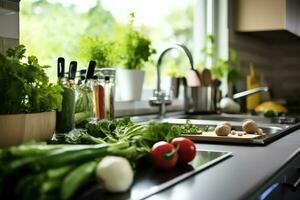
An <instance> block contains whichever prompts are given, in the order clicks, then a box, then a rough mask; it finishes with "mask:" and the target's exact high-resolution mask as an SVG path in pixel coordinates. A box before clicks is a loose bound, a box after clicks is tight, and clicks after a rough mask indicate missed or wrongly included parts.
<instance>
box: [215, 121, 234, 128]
mask: <svg viewBox="0 0 300 200" xmlns="http://www.w3.org/2000/svg"><path fill="white" fill-rule="evenodd" d="M223 125H226V126H228V127H229V128H230V130H231V128H232V126H231V124H230V123H229V122H222V123H220V124H218V126H223Z"/></svg>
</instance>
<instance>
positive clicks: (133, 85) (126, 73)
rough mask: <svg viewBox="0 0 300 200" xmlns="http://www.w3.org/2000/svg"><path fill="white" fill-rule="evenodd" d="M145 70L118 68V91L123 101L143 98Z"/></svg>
mask: <svg viewBox="0 0 300 200" xmlns="http://www.w3.org/2000/svg"><path fill="white" fill-rule="evenodd" d="M144 77H145V72H144V71H142V70H132V69H130V70H129V69H118V70H117V87H116V92H117V93H118V94H117V95H118V96H119V98H120V100H121V101H139V100H141V96H142V90H143V84H144Z"/></svg>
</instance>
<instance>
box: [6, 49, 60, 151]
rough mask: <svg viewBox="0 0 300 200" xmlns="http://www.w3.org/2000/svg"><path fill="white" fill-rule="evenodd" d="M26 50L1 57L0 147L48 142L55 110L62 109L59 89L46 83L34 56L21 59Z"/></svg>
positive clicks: (46, 80)
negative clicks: (30, 142) (24, 60)
mask: <svg viewBox="0 0 300 200" xmlns="http://www.w3.org/2000/svg"><path fill="white" fill-rule="evenodd" d="M25 51H26V49H25V46H24V45H19V46H17V47H16V48H15V49H8V50H7V53H6V56H5V55H2V54H0V82H1V85H0V93H1V96H2V98H0V108H1V109H0V147H5V146H11V145H17V144H20V143H22V142H24V141H27V140H31V139H36V140H47V139H50V138H51V137H52V134H53V132H54V129H55V120H56V118H55V116H56V114H55V111H54V110H55V109H61V102H62V96H61V92H62V88H61V87H60V86H58V85H54V84H51V83H49V79H48V77H47V75H46V73H45V71H44V68H45V67H46V66H41V65H40V64H39V63H38V59H37V58H36V57H35V56H29V57H28V61H27V62H26V63H24V62H21V61H20V60H21V59H22V58H24V54H25Z"/></svg>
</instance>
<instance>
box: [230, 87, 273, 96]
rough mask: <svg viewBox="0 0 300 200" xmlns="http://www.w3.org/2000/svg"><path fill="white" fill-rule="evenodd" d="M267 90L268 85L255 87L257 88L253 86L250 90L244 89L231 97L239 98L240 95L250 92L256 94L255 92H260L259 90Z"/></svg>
mask: <svg viewBox="0 0 300 200" xmlns="http://www.w3.org/2000/svg"><path fill="white" fill-rule="evenodd" d="M268 91H269V88H268V87H257V88H254V89H250V90H246V91H243V92H239V93H236V94H234V95H233V96H232V98H233V99H239V98H242V97H246V96H249V95H251V94H256V93H260V92H268Z"/></svg>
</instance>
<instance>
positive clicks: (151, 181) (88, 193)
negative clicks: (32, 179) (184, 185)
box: [76, 149, 232, 200]
mask: <svg viewBox="0 0 300 200" xmlns="http://www.w3.org/2000/svg"><path fill="white" fill-rule="evenodd" d="M231 155H232V153H231V152H222V151H206V150H199V149H197V156H196V157H195V159H194V160H193V161H192V162H190V163H189V164H185V165H179V166H177V167H175V168H174V169H172V170H168V171H165V170H158V169H155V168H153V167H149V164H148V163H147V164H145V165H141V166H139V167H138V168H137V172H136V176H135V180H134V183H133V185H132V187H131V189H130V190H129V191H128V192H126V193H121V194H112V193H108V192H105V191H104V189H103V188H102V187H101V185H100V184H91V185H89V186H88V187H86V188H85V189H84V191H82V192H80V193H81V194H78V195H76V196H78V198H76V199H78V200H83V199H85V200H94V199H95V200H99V199H111V200H124V199H132V200H138V199H145V198H147V197H149V196H151V195H153V194H155V193H158V192H160V191H162V190H164V189H166V188H168V187H170V186H172V185H174V184H176V183H178V182H180V181H182V180H184V179H186V178H188V177H190V176H192V175H194V174H196V173H198V172H200V171H202V170H204V169H206V168H208V167H210V166H212V165H214V164H216V163H218V162H220V161H222V160H224V159H225V158H228V157H229V156H231Z"/></svg>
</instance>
